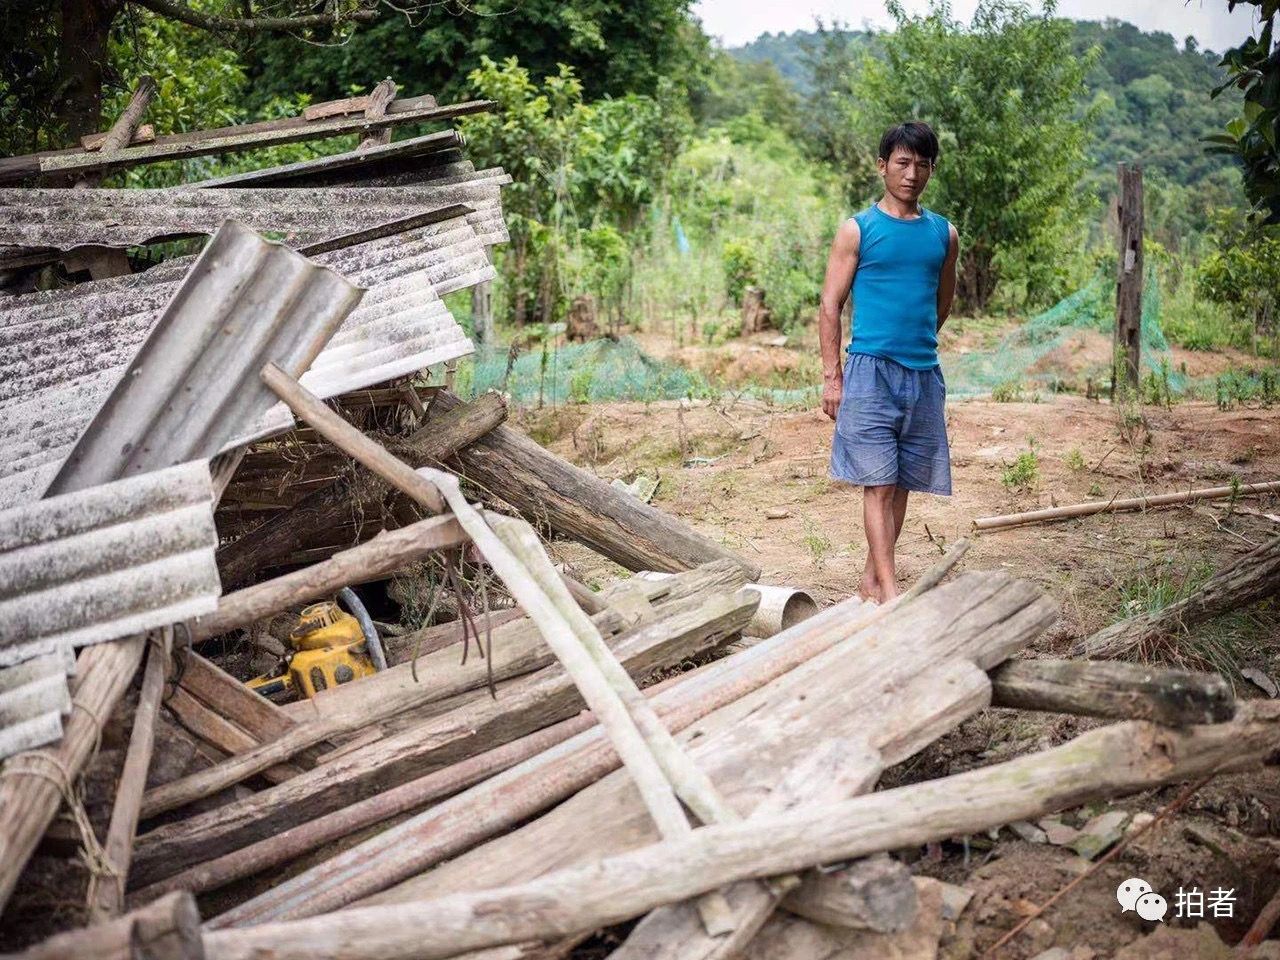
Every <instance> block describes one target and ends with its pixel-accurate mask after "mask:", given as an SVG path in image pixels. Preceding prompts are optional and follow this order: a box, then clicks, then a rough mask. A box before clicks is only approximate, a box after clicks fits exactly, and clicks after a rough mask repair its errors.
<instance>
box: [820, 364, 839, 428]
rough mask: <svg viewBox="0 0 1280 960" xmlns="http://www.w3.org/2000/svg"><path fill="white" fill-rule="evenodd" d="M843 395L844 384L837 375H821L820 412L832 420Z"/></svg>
mask: <svg viewBox="0 0 1280 960" xmlns="http://www.w3.org/2000/svg"><path fill="white" fill-rule="evenodd" d="M843 393H844V382H843V380H842V378H841V376H840V374H839V373H836V374H835V375H834V376H829V375H827V374H823V375H822V412H823V413H825V414H826V415H827V416H828V417H830V418H831V419H832V420H834V419H835V418H836V414H837V413H838V412H839V411H840V397H841V396H842V394H843Z"/></svg>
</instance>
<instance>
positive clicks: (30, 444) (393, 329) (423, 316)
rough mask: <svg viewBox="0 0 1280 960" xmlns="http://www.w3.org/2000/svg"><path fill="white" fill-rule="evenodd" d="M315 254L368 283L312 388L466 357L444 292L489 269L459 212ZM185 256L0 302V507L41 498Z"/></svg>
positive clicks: (317, 368)
mask: <svg viewBox="0 0 1280 960" xmlns="http://www.w3.org/2000/svg"><path fill="white" fill-rule="evenodd" d="M313 259H315V260H316V261H317V262H319V263H322V264H324V265H325V266H328V267H331V268H333V269H335V270H338V271H339V272H341V273H342V274H343V275H344V276H346V277H347V278H348V279H350V280H351V281H352V282H354V283H357V284H359V285H361V286H364V287H367V288H369V292H368V293H366V294H365V297H364V299H363V300H362V301H361V303H360V304H359V306H357V307H356V309H355V310H353V311H352V313H351V315H350V316H349V317H348V318H347V320H346V323H345V324H344V325H343V326H342V328H341V329H340V331H339V332H338V333H337V334H336V335H335V336H334V337H333V339H332V340H331V341H330V343H329V345H328V346H327V347H326V348H325V350H324V351H323V352H322V353H321V355H320V356H319V357H318V358H317V359H316V361H315V362H314V363H313V364H312V369H311V370H310V371H308V373H307V374H306V375H305V376H304V377H303V383H305V384H306V385H307V386H308V388H309V389H311V390H312V391H314V392H315V393H317V394H319V395H321V396H324V397H331V396H335V395H337V394H339V393H343V392H346V391H348V390H354V389H359V388H361V387H367V386H371V385H373V384H375V383H379V382H381V381H383V380H386V379H390V378H391V377H395V376H400V375H403V374H408V373H412V372H414V371H417V370H421V369H423V368H425V367H427V366H430V365H431V364H434V363H439V362H442V361H444V360H451V359H456V358H457V357H461V356H465V355H467V354H468V353H470V352H471V350H472V345H471V342H470V341H469V340H468V339H467V337H466V334H465V333H464V332H463V330H462V328H461V327H459V326H458V324H457V322H456V321H455V320H454V319H453V317H452V316H451V315H450V314H449V312H448V311H447V310H446V309H444V306H443V304H442V303H441V302H440V299H439V298H440V296H442V295H443V294H445V293H448V292H451V291H453V290H458V289H462V288H464V287H466V286H469V285H471V284H474V283H478V282H481V281H483V280H488V279H492V278H493V276H494V271H493V267H492V265H491V264H490V263H489V260H488V258H487V257H486V255H485V252H484V245H483V244H482V243H481V242H480V240H479V238H478V237H477V236H476V234H475V231H474V230H473V229H471V227H470V225H469V224H467V223H466V222H465V221H464V220H462V219H461V218H454V219H451V220H447V221H443V222H440V223H434V224H429V225H426V226H423V227H421V228H418V229H415V230H411V231H409V232H407V233H404V234H400V235H398V236H390V237H384V238H381V239H378V240H373V241H370V242H367V243H362V244H360V245H358V246H353V247H348V248H345V249H339V250H334V251H331V252H329V253H324V254H320V255H317V256H316V257H314V258H313ZM191 262H192V261H191V260H190V259H184V260H180V261H170V262H167V263H164V264H161V265H159V266H157V267H155V268H153V269H152V270H149V271H147V272H146V273H143V274H135V275H133V276H127V277H117V278H114V279H111V280H103V281H95V282H92V283H83V284H79V285H78V286H75V287H71V288H69V289H66V290H60V291H52V292H45V293H36V294H30V295H27V296H23V297H13V298H8V299H7V300H0V507H3V506H8V505H12V504H18V503H22V502H26V501H29V500H31V499H34V498H35V497H38V496H39V495H40V493H41V491H43V489H44V488H45V486H46V485H47V484H48V482H49V480H50V478H51V477H52V475H53V473H54V471H56V470H57V469H58V466H59V464H60V463H61V461H62V460H63V459H64V458H65V457H66V454H67V452H68V450H69V449H70V446H71V444H73V443H74V442H75V440H76V438H77V437H78V436H79V434H80V432H81V431H82V430H83V429H84V426H85V423H86V422H87V420H88V418H89V417H90V416H92V414H93V412H94V411H95V410H96V409H97V408H98V406H99V405H100V404H101V403H102V400H103V399H104V398H105V397H106V395H107V394H108V393H109V392H110V391H111V389H112V387H113V386H114V384H115V383H116V381H117V380H118V379H119V378H120V376H121V374H122V372H123V371H124V369H125V367H126V365H127V364H128V363H129V361H130V359H131V358H132V357H133V355H134V353H135V352H136V351H137V350H138V347H139V345H140V344H141V343H142V342H143V340H144V339H145V338H146V336H147V334H148V333H149V331H150V330H151V327H152V326H153V324H154V323H155V320H156V317H157V316H158V315H159V312H160V311H161V310H162V309H163V308H164V306H165V304H166V303H167V302H168V300H169V299H170V298H171V297H172V295H173V292H174V290H175V289H176V287H177V284H178V283H179V282H180V281H181V278H182V276H183V274H184V271H185V269H186V268H187V267H189V265H190V263H191ZM287 422H288V420H287V418H286V419H285V423H286V424H287ZM280 426H281V428H283V426H284V424H281V425H280Z"/></svg>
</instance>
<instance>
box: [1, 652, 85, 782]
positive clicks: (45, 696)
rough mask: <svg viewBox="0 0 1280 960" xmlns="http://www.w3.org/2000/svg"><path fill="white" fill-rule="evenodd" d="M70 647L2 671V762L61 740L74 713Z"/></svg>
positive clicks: (72, 666) (72, 665) (72, 667)
mask: <svg viewBox="0 0 1280 960" xmlns="http://www.w3.org/2000/svg"><path fill="white" fill-rule="evenodd" d="M74 667H75V658H74V656H73V655H72V653H71V648H70V647H67V648H64V649H63V650H61V651H60V652H58V653H50V654H46V655H44V656H42V657H33V658H32V659H30V660H27V661H24V662H23V663H19V664H15V665H13V666H11V667H5V668H0V760H3V759H4V758H6V757H11V756H13V755H14V754H15V753H21V752H22V751H23V750H34V749H35V748H36V747H42V746H44V745H45V744H46V743H53V742H54V741H55V740H59V739H61V738H62V718H63V717H64V716H66V715H67V714H68V713H70V712H71V691H70V690H68V689H67V675H68V674H69V673H71V672H72V670H73V669H74Z"/></svg>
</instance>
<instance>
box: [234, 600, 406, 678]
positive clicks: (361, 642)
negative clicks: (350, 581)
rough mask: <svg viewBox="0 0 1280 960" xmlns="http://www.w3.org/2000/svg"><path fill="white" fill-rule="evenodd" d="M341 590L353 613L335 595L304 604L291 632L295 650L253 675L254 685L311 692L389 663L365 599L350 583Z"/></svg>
mask: <svg viewBox="0 0 1280 960" xmlns="http://www.w3.org/2000/svg"><path fill="white" fill-rule="evenodd" d="M338 596H339V597H340V598H341V599H342V600H343V601H344V602H345V603H346V605H347V606H348V607H349V608H351V609H352V610H353V611H354V612H355V616H352V614H350V613H347V612H346V611H345V610H343V609H342V608H341V607H339V606H338V604H336V603H334V602H333V601H331V600H325V601H323V602H321V603H313V604H311V605H310V606H308V607H305V608H303V610H302V613H301V614H299V616H298V625H297V626H296V627H294V628H293V630H292V631H291V632H290V634H289V643H290V645H291V646H292V647H293V650H292V651H291V652H290V653H288V654H286V655H285V657H284V660H283V661H282V662H281V665H280V668H279V669H278V670H277V671H276V672H274V673H271V674H263V675H262V676H260V677H254V678H253V679H252V680H250V681H249V684H248V686H249V688H250V689H251V690H256V691H258V693H261V694H263V695H264V696H269V695H272V694H277V693H284V692H289V693H294V694H299V695H301V696H304V697H308V698H309V697H314V696H315V695H316V694H317V693H319V692H320V691H321V690H328V689H330V688H332V687H338V686H341V685H342V684H344V683H351V682H352V681H354V680H358V679H360V678H361V677H367V676H370V675H372V674H374V673H377V672H378V671H379V670H385V669H386V667H387V662H386V657H385V655H384V654H383V651H382V643H381V641H380V640H379V638H378V632H377V630H376V629H375V628H374V626H373V621H372V620H371V619H369V614H368V613H367V612H366V611H365V609H364V606H363V604H361V603H360V601H359V599H358V598H357V597H356V595H355V593H354V591H352V590H351V589H350V588H344V589H343V590H342V591H341V592H340V593H339V594H338Z"/></svg>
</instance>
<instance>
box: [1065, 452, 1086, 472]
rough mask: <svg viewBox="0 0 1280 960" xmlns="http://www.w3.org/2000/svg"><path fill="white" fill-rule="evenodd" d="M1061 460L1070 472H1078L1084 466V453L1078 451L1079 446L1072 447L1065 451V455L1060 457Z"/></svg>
mask: <svg viewBox="0 0 1280 960" xmlns="http://www.w3.org/2000/svg"><path fill="white" fill-rule="evenodd" d="M1062 462H1063V463H1065V464H1066V465H1067V469H1068V470H1070V471H1071V472H1072V473H1079V472H1080V471H1081V470H1083V469H1084V468H1085V466H1086V464H1085V462H1084V454H1083V453H1081V452H1080V448H1079V447H1072V448H1071V449H1070V450H1068V451H1067V455H1066V456H1065V457H1063V458H1062Z"/></svg>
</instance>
